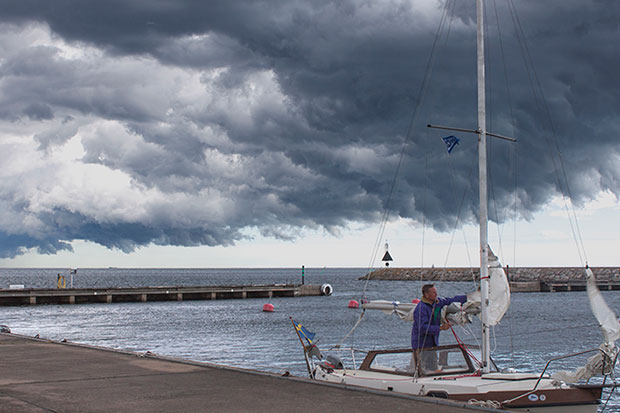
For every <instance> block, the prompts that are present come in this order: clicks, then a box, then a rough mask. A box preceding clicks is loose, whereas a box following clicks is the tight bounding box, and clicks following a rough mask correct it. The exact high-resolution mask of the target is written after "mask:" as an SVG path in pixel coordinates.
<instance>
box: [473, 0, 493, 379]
mask: <svg viewBox="0 0 620 413" xmlns="http://www.w3.org/2000/svg"><path fill="white" fill-rule="evenodd" d="M483 7H484V6H483V0H476V15H477V21H478V24H477V55H478V59H477V66H478V132H479V135H478V182H479V196H480V213H479V215H480V297H481V315H480V316H481V321H482V372H483V373H488V372H489V371H490V364H491V354H490V340H489V325H488V305H489V255H488V248H489V247H488V228H487V227H488V208H487V203H488V198H487V135H486V132H487V131H486V130H487V123H486V122H487V121H486V102H485V77H484V10H483Z"/></svg>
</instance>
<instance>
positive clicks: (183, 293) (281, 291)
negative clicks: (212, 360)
mask: <svg viewBox="0 0 620 413" xmlns="http://www.w3.org/2000/svg"><path fill="white" fill-rule="evenodd" d="M325 286H328V284H324V285H299V284H273V285H232V286H219V285H218V286H196V287H137V288H46V289H44V288H24V289H0V306H8V305H35V304H85V303H119V302H147V301H185V300H223V299H234V298H238V299H244V298H273V297H301V296H312V295H330V294H331V293H332V291H333V289H332V287H331V286H329V287H325ZM328 290H329V291H328Z"/></svg>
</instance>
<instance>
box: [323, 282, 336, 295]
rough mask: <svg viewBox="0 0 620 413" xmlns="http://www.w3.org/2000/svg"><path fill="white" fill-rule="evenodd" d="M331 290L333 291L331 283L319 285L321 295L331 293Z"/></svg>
mask: <svg viewBox="0 0 620 413" xmlns="http://www.w3.org/2000/svg"><path fill="white" fill-rule="evenodd" d="M333 292H334V289H333V288H332V286H331V285H329V284H323V285H322V286H321V294H323V295H332V293H333Z"/></svg>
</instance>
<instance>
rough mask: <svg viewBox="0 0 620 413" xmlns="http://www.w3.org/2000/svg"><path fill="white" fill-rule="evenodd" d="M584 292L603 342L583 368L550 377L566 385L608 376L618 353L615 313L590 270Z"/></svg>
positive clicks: (618, 325) (618, 327)
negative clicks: (599, 376) (599, 328)
mask: <svg viewBox="0 0 620 413" xmlns="http://www.w3.org/2000/svg"><path fill="white" fill-rule="evenodd" d="M586 291H587V292H588V299H589V300H590V307H591V308H592V313H593V314H594V317H595V318H596V320H597V321H598V324H599V326H600V327H601V331H602V332H603V338H604V339H605V341H604V342H603V344H601V346H600V347H599V350H600V352H599V353H596V354H595V355H593V356H592V357H590V358H589V359H588V361H587V363H586V365H585V366H583V367H580V368H578V369H577V370H575V371H566V370H562V371H558V372H556V373H555V374H553V375H552V376H551V377H552V378H554V379H556V380H562V381H564V382H567V383H575V382H577V381H579V380H588V379H590V378H591V377H594V376H596V375H597V374H609V373H610V372H611V371H612V370H613V367H614V366H613V361H614V360H615V359H616V353H617V352H618V349H617V348H616V344H615V343H616V340H618V338H620V323H619V321H618V318H617V317H616V313H614V311H613V310H612V309H611V308H609V306H608V305H607V302H605V298H603V295H602V294H601V291H600V290H599V289H598V286H597V285H596V277H595V276H594V273H593V272H592V270H591V269H590V268H586Z"/></svg>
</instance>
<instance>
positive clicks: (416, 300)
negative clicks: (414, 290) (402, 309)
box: [411, 298, 420, 304]
mask: <svg viewBox="0 0 620 413" xmlns="http://www.w3.org/2000/svg"><path fill="white" fill-rule="evenodd" d="M411 302H412V303H413V304H418V303H419V302H420V300H418V299H417V298H414V299H413V300H411Z"/></svg>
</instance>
